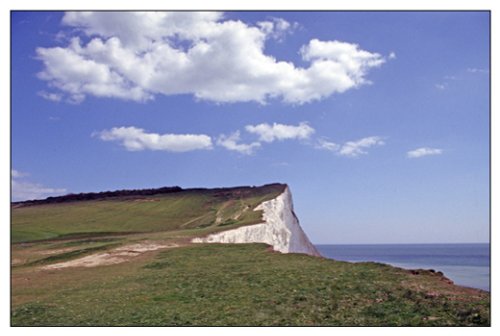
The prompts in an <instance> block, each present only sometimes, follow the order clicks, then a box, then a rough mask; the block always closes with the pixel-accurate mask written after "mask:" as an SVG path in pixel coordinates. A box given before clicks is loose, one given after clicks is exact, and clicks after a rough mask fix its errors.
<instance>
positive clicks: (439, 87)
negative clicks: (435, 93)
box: [434, 83, 448, 91]
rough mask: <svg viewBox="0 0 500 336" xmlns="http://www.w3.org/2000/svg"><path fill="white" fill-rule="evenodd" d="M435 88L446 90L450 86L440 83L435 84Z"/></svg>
mask: <svg viewBox="0 0 500 336" xmlns="http://www.w3.org/2000/svg"><path fill="white" fill-rule="evenodd" d="M434 87H435V88H436V89H438V90H441V91H442V90H446V88H447V87H448V84H447V83H438V84H434Z"/></svg>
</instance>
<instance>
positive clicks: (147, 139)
mask: <svg viewBox="0 0 500 336" xmlns="http://www.w3.org/2000/svg"><path fill="white" fill-rule="evenodd" d="M93 136H97V137H99V138H100V139H101V140H103V141H115V142H119V143H120V144H121V145H122V146H123V147H125V149H127V150H128V151H143V150H153V151H167V152H188V151H193V150H198V149H211V148H212V139H211V138H210V137H209V136H208V135H204V134H156V133H146V132H145V131H144V130H143V129H142V128H136V127H113V128H112V129H110V130H104V131H101V132H98V133H94V134H93Z"/></svg>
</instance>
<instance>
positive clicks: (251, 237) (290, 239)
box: [192, 186, 320, 256]
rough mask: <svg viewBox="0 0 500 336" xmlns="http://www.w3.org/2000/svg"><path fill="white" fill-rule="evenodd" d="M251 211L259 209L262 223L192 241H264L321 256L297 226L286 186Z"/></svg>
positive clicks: (286, 250)
mask: <svg viewBox="0 0 500 336" xmlns="http://www.w3.org/2000/svg"><path fill="white" fill-rule="evenodd" d="M254 210H262V212H263V218H262V219H263V221H264V222H263V223H259V224H254V225H248V226H242V227H239V228H236V229H232V230H227V231H222V232H218V233H214V234H211V235H209V236H207V237H205V238H194V239H193V240H192V242H193V243H232V244H241V243H266V244H269V245H271V246H272V247H273V249H274V250H275V251H279V252H282V253H305V254H310V255H314V256H320V254H319V252H318V251H317V250H316V248H315V247H314V245H313V244H311V242H310V241H309V239H308V238H307V236H306V234H305V233H304V231H303V230H302V228H301V227H300V225H299V221H298V219H297V217H296V216H295V213H294V212H293V202H292V194H291V193H290V190H289V189H288V186H287V187H286V188H285V191H284V192H283V193H282V194H280V195H279V196H278V197H276V198H274V199H272V200H269V201H265V202H262V203H261V204H259V205H258V206H257V207H256V208H255V209H254Z"/></svg>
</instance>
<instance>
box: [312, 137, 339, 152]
mask: <svg viewBox="0 0 500 336" xmlns="http://www.w3.org/2000/svg"><path fill="white" fill-rule="evenodd" d="M315 147H316V148H318V149H325V150H328V151H330V152H336V151H338V150H339V149H340V145H339V144H336V143H334V142H330V141H327V140H325V139H319V140H318V143H317V144H316V146H315Z"/></svg>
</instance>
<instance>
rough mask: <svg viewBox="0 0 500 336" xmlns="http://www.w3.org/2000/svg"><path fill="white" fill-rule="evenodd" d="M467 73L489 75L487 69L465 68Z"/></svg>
mask: <svg viewBox="0 0 500 336" xmlns="http://www.w3.org/2000/svg"><path fill="white" fill-rule="evenodd" d="M467 72H470V73H483V74H487V73H489V72H490V71H489V70H488V69H479V68H467Z"/></svg>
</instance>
